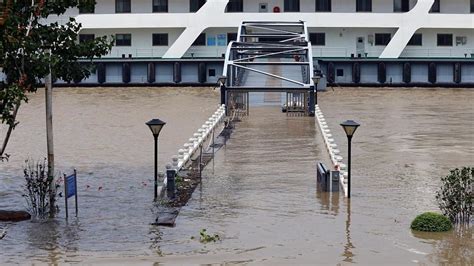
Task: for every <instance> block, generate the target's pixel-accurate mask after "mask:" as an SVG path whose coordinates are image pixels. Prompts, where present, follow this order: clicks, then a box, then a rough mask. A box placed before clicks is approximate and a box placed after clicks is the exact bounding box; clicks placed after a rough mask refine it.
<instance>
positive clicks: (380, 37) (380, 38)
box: [375, 33, 392, 45]
mask: <svg viewBox="0 0 474 266" xmlns="http://www.w3.org/2000/svg"><path fill="white" fill-rule="evenodd" d="M391 38H392V35H391V34H390V33H375V45H387V44H388V43H389V42H390V39H391Z"/></svg>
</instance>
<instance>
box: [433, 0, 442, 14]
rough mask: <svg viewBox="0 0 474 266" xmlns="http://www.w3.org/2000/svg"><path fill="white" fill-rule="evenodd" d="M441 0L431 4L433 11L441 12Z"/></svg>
mask: <svg viewBox="0 0 474 266" xmlns="http://www.w3.org/2000/svg"><path fill="white" fill-rule="evenodd" d="M439 1H440V0H435V1H434V3H433V6H431V10H430V12H431V13H439V12H440V11H441V5H440V2H439Z"/></svg>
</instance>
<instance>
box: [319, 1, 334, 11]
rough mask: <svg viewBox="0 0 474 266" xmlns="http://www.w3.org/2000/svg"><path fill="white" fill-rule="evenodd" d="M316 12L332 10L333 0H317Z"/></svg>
mask: <svg viewBox="0 0 474 266" xmlns="http://www.w3.org/2000/svg"><path fill="white" fill-rule="evenodd" d="M316 12H331V0H316Z"/></svg>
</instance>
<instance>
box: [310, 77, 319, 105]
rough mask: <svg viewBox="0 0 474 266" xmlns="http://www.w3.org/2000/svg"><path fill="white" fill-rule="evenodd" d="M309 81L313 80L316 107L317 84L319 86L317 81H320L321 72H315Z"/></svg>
mask: <svg viewBox="0 0 474 266" xmlns="http://www.w3.org/2000/svg"><path fill="white" fill-rule="evenodd" d="M311 79H312V80H313V84H314V91H315V93H316V95H315V96H316V97H315V104H316V105H318V84H319V80H321V72H320V71H316V72H315V73H314V75H313V77H312V78H311Z"/></svg>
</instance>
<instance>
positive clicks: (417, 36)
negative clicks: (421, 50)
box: [408, 33, 423, 46]
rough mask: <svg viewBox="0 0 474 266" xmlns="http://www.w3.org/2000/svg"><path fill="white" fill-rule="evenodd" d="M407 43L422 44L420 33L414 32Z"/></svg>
mask: <svg viewBox="0 0 474 266" xmlns="http://www.w3.org/2000/svg"><path fill="white" fill-rule="evenodd" d="M408 45H413V46H422V45H423V38H422V35H421V34H420V33H417V34H414V35H413V36H412V37H411V39H410V41H409V42H408Z"/></svg>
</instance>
